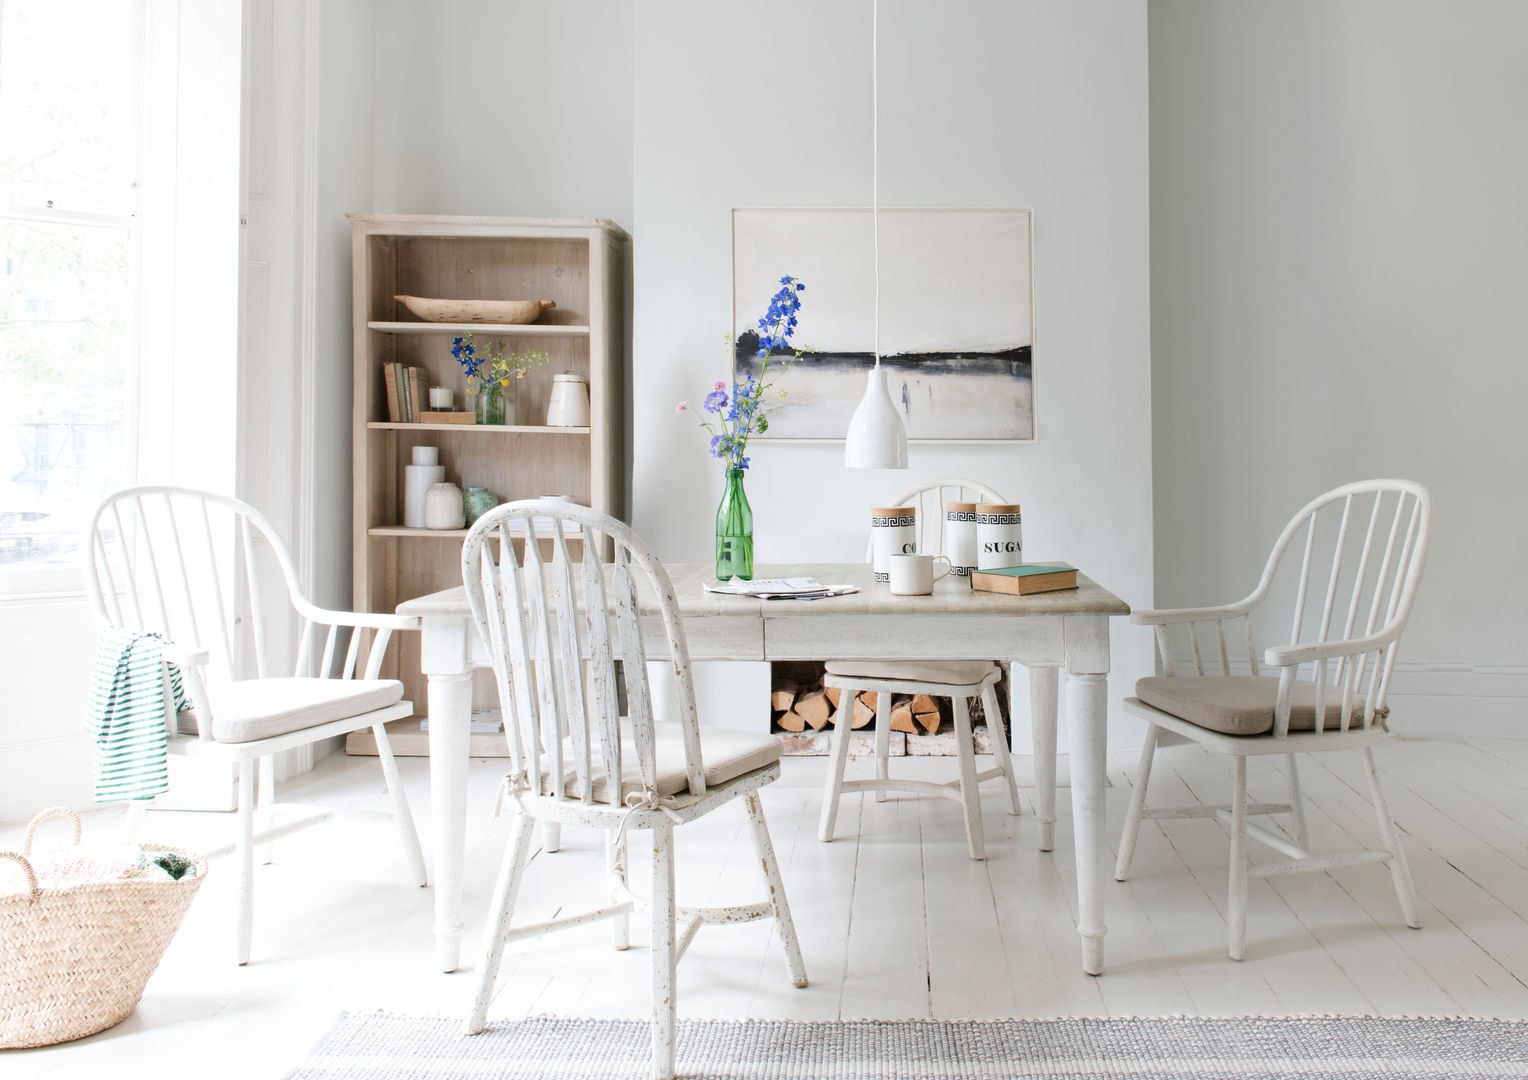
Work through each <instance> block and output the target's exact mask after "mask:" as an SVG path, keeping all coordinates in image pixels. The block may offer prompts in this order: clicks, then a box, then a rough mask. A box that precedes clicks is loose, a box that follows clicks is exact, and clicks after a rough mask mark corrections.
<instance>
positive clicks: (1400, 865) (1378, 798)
mask: <svg viewBox="0 0 1528 1080" xmlns="http://www.w3.org/2000/svg"><path fill="white" fill-rule="evenodd" d="M1358 752H1359V754H1360V755H1361V756H1362V757H1363V759H1364V772H1365V773H1366V774H1367V775H1368V777H1369V798H1370V800H1371V801H1372V802H1373V803H1374V816H1375V818H1376V819H1377V820H1378V822H1379V835H1380V842H1381V843H1383V844H1384V845H1385V850H1386V851H1388V852H1390V880H1391V881H1392V882H1394V883H1395V896H1396V899H1397V900H1399V901H1400V902H1401V914H1402V915H1403V916H1405V918H1406V925H1407V926H1409V927H1411V928H1412V929H1413V930H1420V929H1421V928H1422V915H1421V913H1420V912H1419V911H1418V910H1417V890H1416V886H1415V885H1413V884H1412V881H1411V866H1410V865H1409V864H1408V863H1407V862H1406V852H1405V850H1404V849H1403V848H1402V847H1401V838H1400V835H1399V834H1398V833H1397V832H1396V828H1395V819H1394V818H1392V817H1391V816H1390V807H1389V805H1388V804H1387V803H1386V802H1385V793H1384V792H1383V791H1382V790H1380V786H1379V773H1378V772H1376V771H1375V768H1374V750H1373V748H1372V747H1368V746H1365V747H1362V748H1360V749H1359V751H1358Z"/></svg>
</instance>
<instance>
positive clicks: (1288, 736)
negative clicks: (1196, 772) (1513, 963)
mask: <svg viewBox="0 0 1528 1080" xmlns="http://www.w3.org/2000/svg"><path fill="white" fill-rule="evenodd" d="M1431 527H1432V509H1431V499H1430V497H1429V496H1428V493H1427V489H1426V488H1424V487H1422V485H1420V484H1416V483H1412V482H1410V481H1406V480H1368V481H1362V482H1359V483H1353V484H1347V485H1344V486H1342V487H1339V488H1336V489H1334V490H1332V491H1329V492H1327V493H1326V494H1324V495H1321V496H1319V497H1318V498H1316V499H1314V500H1312V501H1311V502H1310V503H1309V504H1307V505H1306V506H1305V507H1304V509H1302V510H1301V511H1300V512H1299V513H1298V514H1296V515H1295V516H1294V519H1293V520H1292V521H1290V523H1289V524H1288V525H1287V526H1285V528H1284V531H1283V532H1282V533H1281V534H1280V535H1279V538H1278V541H1277V542H1276V543H1275V544H1274V546H1273V551H1272V553H1271V554H1270V555H1269V557H1268V562H1267V565H1266V566H1265V567H1264V569H1263V576H1262V579H1261V580H1260V581H1259V582H1258V584H1257V587H1256V588H1255V589H1253V590H1252V592H1251V594H1250V595H1248V596H1247V597H1246V599H1244V600H1240V601H1238V602H1236V603H1234V604H1226V605H1224V606H1221V607H1203V608H1187V609H1182V610H1177V611H1137V612H1135V613H1134V614H1132V615H1131V616H1130V618H1131V620H1132V621H1134V622H1137V623H1140V624H1142V625H1145V626H1153V627H1155V628H1156V635H1157V646H1158V651H1159V653H1160V656H1161V662H1162V670H1163V672H1164V674H1163V675H1161V676H1154V677H1150V678H1144V679H1141V680H1140V681H1138V682H1137V683H1136V695H1135V696H1134V697H1130V698H1126V699H1125V710H1126V711H1127V712H1129V713H1131V714H1132V715H1134V716H1139V717H1141V718H1142V719H1144V720H1145V721H1146V722H1147V724H1148V727H1147V730H1146V741H1145V744H1144V745H1143V746H1142V748H1141V763H1140V769H1139V773H1138V775H1137V777H1136V782H1135V790H1134V792H1133V794H1132V796H1131V800H1130V808H1129V810H1128V812H1127V814H1126V817H1125V829H1124V834H1123V835H1122V836H1121V838H1120V847H1119V860H1118V863H1117V864H1116V867H1115V872H1114V876H1115V877H1116V878H1118V879H1119V880H1120V881H1124V880H1125V877H1126V875H1127V874H1128V873H1129V870H1130V863H1131V860H1132V857H1133V856H1134V853H1135V844H1136V837H1137V835H1138V833H1139V831H1140V827H1141V820H1142V819H1143V818H1186V817H1215V818H1218V819H1219V820H1220V821H1222V822H1223V823H1225V824H1226V825H1228V826H1229V827H1230V830H1231V866H1230V883H1229V888H1230V897H1229V901H1228V903H1227V911H1228V916H1229V924H1230V954H1231V958H1232V959H1233V960H1240V959H1241V958H1242V952H1243V944H1244V941H1245V938H1246V908H1247V878H1248V875H1249V874H1251V875H1252V876H1256V877H1268V876H1270V875H1273V874H1289V873H1309V872H1312V871H1323V870H1329V869H1335V868H1337V867H1343V866H1355V865H1359V864H1364V863H1385V864H1386V865H1388V866H1389V868H1390V876H1391V879H1392V881H1393V882H1394V884H1395V892H1396V896H1397V897H1398V898H1399V899H1400V904H1401V911H1402V914H1403V915H1404V916H1405V919H1406V924H1407V925H1408V926H1411V927H1418V926H1420V925H1421V921H1420V919H1419V917H1418V914H1417V898H1416V892H1415V890H1414V889H1413V887H1412V883H1411V873H1410V871H1409V870H1408V869H1407V865H1406V854H1405V852H1404V851H1403V850H1402V848H1401V842H1400V838H1399V837H1398V835H1397V833H1396V828H1395V824H1394V821H1393V820H1392V819H1391V816H1390V811H1389V809H1388V808H1387V806H1386V804H1385V797H1384V793H1383V792H1382V791H1381V789H1380V782H1379V775H1378V774H1377V773H1376V772H1375V768H1374V755H1373V750H1372V747H1373V745H1374V744H1375V743H1376V742H1378V741H1379V740H1381V739H1383V738H1384V737H1385V735H1386V729H1385V724H1384V721H1385V717H1386V716H1387V715H1388V708H1387V706H1386V697H1387V694H1388V691H1389V688H1390V675H1391V672H1392V670H1393V669H1394V667H1395V653H1396V646H1397V644H1398V643H1399V641H1400V637H1401V632H1402V631H1403V630H1404V629H1405V628H1406V620H1407V618H1408V617H1409V616H1410V615H1411V606H1412V602H1413V601H1414V599H1415V598H1416V591H1417V583H1418V582H1419V581H1420V580H1421V577H1422V567H1423V563H1424V562H1425V561H1426V559H1427V545H1428V537H1429V534H1430V532H1431ZM1302 532H1303V534H1304V536H1303V541H1302V548H1303V554H1302V555H1301V557H1300V558H1299V560H1298V568H1299V569H1298V576H1297V579H1296V580H1292V581H1291V580H1290V578H1291V576H1292V572H1293V570H1294V566H1295V562H1296V560H1294V559H1291V560H1289V561H1288V562H1287V563H1286V562H1285V561H1284V556H1285V555H1286V554H1287V553H1289V552H1290V551H1291V547H1292V545H1293V544H1294V543H1295V542H1296V541H1297V540H1299V539H1301V533H1302ZM1360 535H1361V537H1362V539H1360ZM1276 580H1277V581H1278V582H1279V583H1280V584H1281V585H1282V586H1283V588H1282V589H1279V588H1275V582H1276ZM1280 593H1284V594H1288V596H1289V599H1290V601H1291V603H1292V607H1293V612H1294V614H1293V621H1292V628H1291V630H1290V634H1289V644H1287V645H1276V646H1273V647H1272V648H1269V649H1268V650H1267V651H1266V652H1265V653H1264V654H1263V663H1264V664H1266V665H1267V667H1268V668H1269V669H1271V671H1272V672H1276V674H1268V675H1264V674H1262V672H1261V669H1260V668H1259V666H1258V658H1257V651H1256V650H1255V649H1254V648H1253V645H1252V638H1253V627H1252V622H1253V616H1254V614H1255V613H1256V612H1257V611H1258V609H1259V608H1260V607H1262V605H1263V604H1264V602H1265V601H1268V600H1269V598H1270V595H1273V594H1280ZM1238 619H1240V620H1242V622H1243V626H1242V627H1240V628H1233V633H1232V636H1233V637H1234V630H1235V629H1240V630H1241V631H1242V634H1243V635H1244V637H1245V641H1246V647H1247V663H1248V669H1249V671H1250V674H1245V675H1244V674H1232V673H1231V672H1232V664H1231V660H1230V653H1231V649H1230V648H1228V645H1227V637H1228V634H1227V624H1228V623H1229V624H1234V623H1235V621H1236V620H1238ZM1206 624H1208V625H1210V626H1213V627H1214V637H1213V638H1212V639H1211V640H1212V641H1213V643H1214V646H1215V649H1216V652H1218V654H1219V660H1220V663H1219V671H1220V674H1218V675H1216V674H1210V675H1206V674H1205V660H1204V656H1203V651H1202V647H1201V644H1200V640H1199V638H1200V633H1199V627H1200V626H1202V625H1206ZM1173 627H1182V628H1185V629H1186V630H1187V637H1188V642H1189V646H1190V649H1191V651H1192V654H1193V658H1194V675H1192V676H1188V675H1179V673H1178V670H1177V657H1175V655H1174V651H1173V650H1174V642H1173V636H1172V632H1171V631H1172V628H1173ZM1237 651H1239V650H1237ZM1214 655H1215V654H1214V653H1212V654H1211V661H1212V662H1213V659H1214ZM1302 667H1304V668H1306V671H1307V678H1304V679H1302V678H1301V677H1300V675H1301V668H1302ZM1163 731H1169V732H1172V733H1173V734H1175V735H1178V736H1181V737H1183V738H1186V739H1189V740H1191V741H1193V742H1194V743H1197V744H1198V745H1199V746H1201V747H1204V748H1205V749H1206V750H1210V751H1213V752H1215V753H1219V754H1225V755H1227V756H1229V757H1230V758H1231V761H1232V769H1233V771H1232V780H1233V785H1232V794H1231V803H1230V805H1229V806H1194V807H1183V808H1174V809H1164V808H1152V809H1147V808H1146V788H1147V784H1148V783H1149V782H1150V779H1151V764H1152V759H1153V757H1154V755H1155V752H1156V748H1157V745H1158V742H1159V740H1160V739H1161V733H1162V732H1163ZM1333 750H1351V751H1354V752H1356V753H1357V754H1358V755H1359V757H1360V758H1361V759H1362V761H1363V767H1364V772H1365V774H1366V775H1367V777H1368V786H1369V796H1370V799H1371V800H1372V801H1373V804H1374V813H1375V815H1376V818H1377V819H1378V824H1379V836H1380V843H1381V845H1382V847H1381V848H1380V849H1379V850H1372V851H1354V852H1342V853H1337V854H1327V855H1313V854H1311V853H1310V851H1309V850H1308V838H1307V833H1306V827H1305V813H1304V808H1303V805H1302V802H1301V795H1300V778H1299V772H1298V769H1297V767H1296V764H1295V755H1296V754H1302V753H1321V752H1325V751H1333ZM1266 755H1280V756H1283V757H1284V758H1285V761H1286V768H1287V772H1288V777H1287V779H1288V787H1289V802H1288V803H1287V804H1286V803H1250V802H1248V801H1247V759H1248V758H1250V757H1260V756H1266ZM1265 814H1289V815H1290V827H1289V833H1288V835H1285V834H1283V833H1280V832H1276V831H1274V830H1272V829H1267V828H1264V827H1262V826H1260V825H1257V824H1254V823H1252V822H1249V821H1248V820H1247V819H1248V818H1249V817H1254V816H1259V815H1265ZM1249 839H1251V840H1256V841H1258V842H1259V843H1261V844H1264V845H1266V846H1268V847H1270V848H1272V849H1273V850H1274V851H1276V852H1277V853H1278V854H1279V855H1280V856H1282V858H1281V859H1279V860H1277V861H1273V862H1265V863H1261V864H1257V865H1249V861H1248V856H1247V841H1248V840H1249Z"/></svg>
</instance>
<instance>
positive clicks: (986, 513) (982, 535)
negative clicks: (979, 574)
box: [976, 503, 1024, 570]
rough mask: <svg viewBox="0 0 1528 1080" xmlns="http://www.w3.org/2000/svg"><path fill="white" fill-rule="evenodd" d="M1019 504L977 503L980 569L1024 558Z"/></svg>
mask: <svg viewBox="0 0 1528 1080" xmlns="http://www.w3.org/2000/svg"><path fill="white" fill-rule="evenodd" d="M1021 525H1022V521H1021V519H1020V517H1019V504H1018V503H977V504H976V568H977V569H978V570H994V569H997V568H999V567H1003V566H1018V565H1019V564H1020V563H1021V562H1023V561H1024V534H1023V530H1022V528H1021Z"/></svg>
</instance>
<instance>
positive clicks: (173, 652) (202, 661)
mask: <svg viewBox="0 0 1528 1080" xmlns="http://www.w3.org/2000/svg"><path fill="white" fill-rule="evenodd" d="M160 652H161V653H162V654H163V656H164V658H165V659H166V660H168V661H170V663H172V664H174V665H175V666H176V667H178V668H180V669H181V670H182V671H184V670H186V669H187V668H193V667H206V666H207V664H208V663H209V662H210V661H211V657H209V656H208V655H207V650H206V649H193V648H189V647H187V646H185V645H177V644H175V643H174V642H172V641H167V642H165V643H164V645H163V647H162V648H161V649H160Z"/></svg>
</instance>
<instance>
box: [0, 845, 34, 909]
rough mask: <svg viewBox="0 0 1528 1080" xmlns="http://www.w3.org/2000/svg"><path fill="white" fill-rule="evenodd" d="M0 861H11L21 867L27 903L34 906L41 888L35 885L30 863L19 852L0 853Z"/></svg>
mask: <svg viewBox="0 0 1528 1080" xmlns="http://www.w3.org/2000/svg"><path fill="white" fill-rule="evenodd" d="M0 859H12V860H14V861H15V863H16V865H17V866H19V867H21V872H22V873H23V874H25V875H26V876H27V892H28V894H29V895H28V897H27V902H28V903H32V904H35V903H36V902H37V898H38V897H39V896H41V895H42V887H41V886H40V885H38V884H37V872H36V871H35V870H33V869H32V863H31V862H30V861H29V860H28V859H27V857H26V856H25V855H23V854H21V852H19V851H0Z"/></svg>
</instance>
